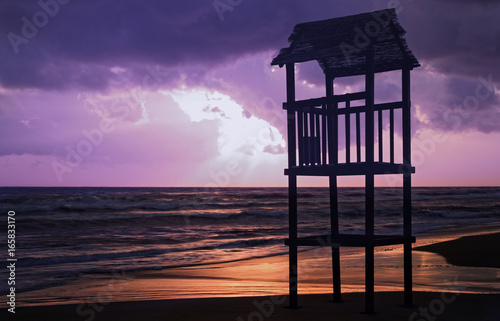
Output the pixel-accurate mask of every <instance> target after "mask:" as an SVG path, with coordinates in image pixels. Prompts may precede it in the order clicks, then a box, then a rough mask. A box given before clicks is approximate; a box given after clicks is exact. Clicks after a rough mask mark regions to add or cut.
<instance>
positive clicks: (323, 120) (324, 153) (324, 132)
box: [321, 105, 328, 165]
mask: <svg viewBox="0 0 500 321" xmlns="http://www.w3.org/2000/svg"><path fill="white" fill-rule="evenodd" d="M322 109H323V110H324V111H325V112H326V105H323V106H322ZM326 118H327V117H326V114H322V115H321V133H322V134H321V144H322V154H321V157H322V163H323V165H326V164H328V163H327V154H328V150H327V147H326V146H327V143H326V142H327V130H326Z"/></svg>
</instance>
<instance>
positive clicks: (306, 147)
mask: <svg viewBox="0 0 500 321" xmlns="http://www.w3.org/2000/svg"><path fill="white" fill-rule="evenodd" d="M307 115H308V114H307V113H304V117H303V118H304V165H306V166H307V165H309V164H310V161H309V158H310V155H311V154H310V153H309V122H308V121H307V120H308V119H307V118H308V116H307Z"/></svg>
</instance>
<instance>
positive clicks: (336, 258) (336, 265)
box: [329, 176, 342, 302]
mask: <svg viewBox="0 0 500 321" xmlns="http://www.w3.org/2000/svg"><path fill="white" fill-rule="evenodd" d="M329 180H330V182H329V183H330V225H331V226H330V232H331V235H332V238H336V237H337V236H338V235H339V208H338V186H337V176H330V178H329ZM332 280H333V301H334V302H341V301H342V294H341V293H342V292H341V291H342V289H341V283H340V282H341V281H340V251H339V248H338V247H337V246H333V245H332Z"/></svg>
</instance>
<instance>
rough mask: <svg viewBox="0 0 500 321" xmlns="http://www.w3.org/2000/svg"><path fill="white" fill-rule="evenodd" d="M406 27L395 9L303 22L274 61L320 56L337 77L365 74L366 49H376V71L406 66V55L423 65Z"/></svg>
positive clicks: (412, 64) (411, 64) (325, 67)
mask: <svg viewBox="0 0 500 321" xmlns="http://www.w3.org/2000/svg"><path fill="white" fill-rule="evenodd" d="M405 33H406V31H405V30H404V29H403V27H401V25H400V24H399V22H398V19H397V16H396V12H395V10H394V9H387V10H380V11H374V12H369V13H362V14H357V15H353V16H347V17H341V18H335V19H328V20H322V21H314V22H307V23H301V24H298V25H296V26H295V28H294V29H293V33H292V34H291V35H290V37H289V39H288V41H289V42H290V46H289V47H288V48H283V49H281V51H280V53H279V54H278V55H277V56H276V57H275V58H274V59H273V61H272V63H271V64H272V65H280V66H283V65H284V64H287V63H297V62H305V61H310V60H317V61H318V63H319V64H320V66H321V68H322V69H323V71H325V72H332V73H333V76H334V77H341V76H353V75H361V74H364V73H365V72H366V51H367V48H369V47H370V46H372V47H373V51H374V62H375V64H374V68H375V72H383V71H390V70H397V69H402V68H403V64H404V59H405V58H406V59H407V61H408V63H409V67H410V69H413V68H414V67H418V66H420V64H419V63H418V60H417V58H415V56H414V55H413V53H412V52H411V50H410V49H409V48H408V45H407V44H406V40H405V38H404V34H405Z"/></svg>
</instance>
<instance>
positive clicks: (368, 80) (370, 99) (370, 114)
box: [365, 46, 375, 313]
mask: <svg viewBox="0 0 500 321" xmlns="http://www.w3.org/2000/svg"><path fill="white" fill-rule="evenodd" d="M365 90H366V117H365V120H366V126H365V128H366V133H365V136H366V139H365V150H366V163H367V165H368V166H369V167H371V168H372V171H371V173H368V174H366V176H365V235H366V238H367V245H366V246H365V312H366V313H374V305H375V303H374V298H375V280H374V273H375V255H374V245H373V236H374V232H375V231H374V229H375V176H374V173H373V171H374V169H373V163H374V144H375V140H374V111H373V106H374V102H375V73H374V52H373V47H372V46H370V47H369V48H368V50H367V53H366V76H365Z"/></svg>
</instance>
